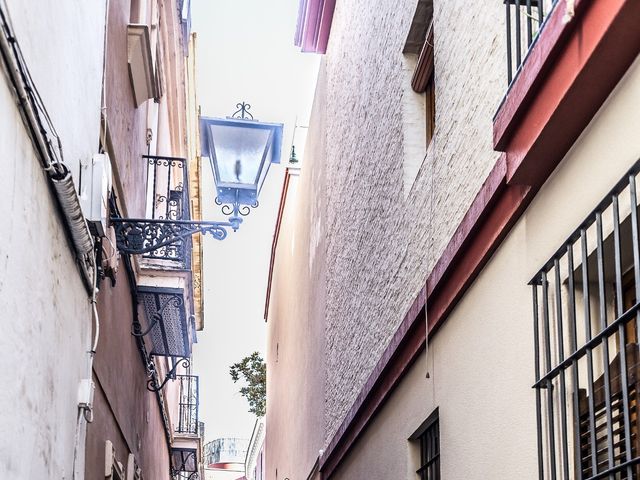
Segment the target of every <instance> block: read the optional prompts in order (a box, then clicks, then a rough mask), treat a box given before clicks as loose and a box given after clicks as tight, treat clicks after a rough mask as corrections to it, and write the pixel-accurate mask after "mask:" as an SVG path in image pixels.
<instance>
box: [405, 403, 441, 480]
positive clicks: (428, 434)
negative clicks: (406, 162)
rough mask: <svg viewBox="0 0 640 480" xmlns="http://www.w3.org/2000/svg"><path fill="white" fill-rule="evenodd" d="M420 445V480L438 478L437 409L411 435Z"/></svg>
mask: <svg viewBox="0 0 640 480" xmlns="http://www.w3.org/2000/svg"><path fill="white" fill-rule="evenodd" d="M411 439H412V440H415V441H416V442H417V443H418V444H419V447H420V468H418V470H416V473H417V474H418V477H419V478H420V480H440V425H439V421H438V410H436V411H435V412H433V413H432V414H431V415H430V416H429V418H428V419H427V420H426V421H425V422H424V423H423V424H422V426H421V427H420V428H419V429H418V431H417V432H416V433H414V434H413V435H412V437H411Z"/></svg>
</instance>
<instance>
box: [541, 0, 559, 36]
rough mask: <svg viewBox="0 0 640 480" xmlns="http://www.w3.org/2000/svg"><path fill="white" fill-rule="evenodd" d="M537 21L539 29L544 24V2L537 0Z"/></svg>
mask: <svg viewBox="0 0 640 480" xmlns="http://www.w3.org/2000/svg"><path fill="white" fill-rule="evenodd" d="M554 1H555V0H554ZM538 20H539V21H540V23H539V24H538V25H539V26H538V28H541V27H542V22H544V0H538ZM539 33H540V30H538V34H539Z"/></svg>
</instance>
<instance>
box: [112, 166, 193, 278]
mask: <svg viewBox="0 0 640 480" xmlns="http://www.w3.org/2000/svg"><path fill="white" fill-rule="evenodd" d="M143 159H144V160H145V162H146V163H147V197H146V198H147V208H146V210H147V216H146V218H144V219H112V224H113V226H114V227H115V229H116V238H117V240H118V248H119V249H120V250H121V251H123V252H125V253H142V257H143V258H147V259H152V260H159V261H163V260H168V261H169V263H168V264H167V265H164V266H165V267H166V266H170V265H172V266H174V267H178V268H189V265H190V262H191V234H188V235H180V232H181V231H182V230H184V229H185V228H188V227H189V225H190V220H191V218H190V217H191V216H190V213H189V188H188V185H189V184H188V178H189V177H188V171H187V161H186V159H184V158H178V157H161V156H151V155H143Z"/></svg>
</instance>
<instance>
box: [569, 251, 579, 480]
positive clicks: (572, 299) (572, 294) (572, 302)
mask: <svg viewBox="0 0 640 480" xmlns="http://www.w3.org/2000/svg"><path fill="white" fill-rule="evenodd" d="M567 269H568V272H569V275H568V281H569V285H568V286H569V295H568V297H569V312H568V313H569V327H570V329H571V332H570V336H569V348H570V350H571V355H573V354H574V353H575V352H576V350H577V349H578V333H577V330H578V329H577V324H576V285H575V279H574V277H573V271H574V262H573V243H571V242H569V243H567ZM571 363H572V374H571V377H572V389H573V395H572V397H573V441H574V448H573V451H574V457H575V458H574V462H575V465H577V468H576V469H575V470H576V478H577V480H582V466H581V463H582V462H581V456H580V397H579V395H578V392H579V372H578V360H577V359H575V360H573V362H571Z"/></svg>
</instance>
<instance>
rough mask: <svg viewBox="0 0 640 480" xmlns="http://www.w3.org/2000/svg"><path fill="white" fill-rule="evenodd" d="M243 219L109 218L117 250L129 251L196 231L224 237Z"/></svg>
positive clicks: (159, 244) (168, 242) (148, 249)
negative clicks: (218, 220) (209, 220)
mask: <svg viewBox="0 0 640 480" xmlns="http://www.w3.org/2000/svg"><path fill="white" fill-rule="evenodd" d="M241 221H242V219H234V218H233V217H232V218H230V219H229V221H228V222H198V221H192V220H149V219H144V218H111V225H113V227H114V229H115V231H116V244H117V246H118V250H120V251H121V252H123V253H128V254H136V255H139V254H144V253H149V252H152V251H154V250H158V249H160V248H163V247H166V246H167V245H171V244H173V243H176V242H179V241H180V240H183V239H185V238H187V237H190V236H191V235H194V234H196V233H202V234H205V235H206V234H208V235H211V236H212V237H213V238H215V239H216V240H224V239H225V238H226V236H227V228H231V229H233V230H237V229H238V228H239V226H240V223H241Z"/></svg>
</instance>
